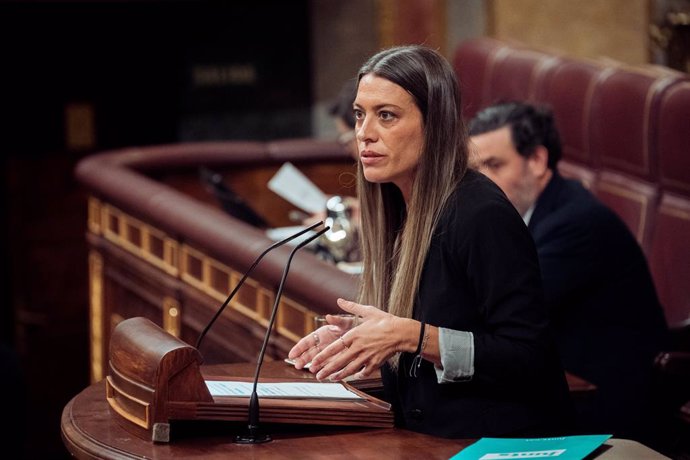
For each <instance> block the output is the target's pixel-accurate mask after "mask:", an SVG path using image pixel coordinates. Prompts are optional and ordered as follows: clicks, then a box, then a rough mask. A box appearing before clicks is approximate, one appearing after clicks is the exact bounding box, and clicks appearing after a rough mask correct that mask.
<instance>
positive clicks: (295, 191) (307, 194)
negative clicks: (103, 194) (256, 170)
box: [268, 162, 328, 213]
mask: <svg viewBox="0 0 690 460" xmlns="http://www.w3.org/2000/svg"><path fill="white" fill-rule="evenodd" d="M268 188H269V189H271V190H273V191H274V192H275V193H277V194H278V195H280V196H281V197H283V198H285V199H286V200H287V201H289V202H290V203H292V204H293V205H295V206H297V207H298V208H300V209H303V210H304V211H307V212H309V213H315V212H320V211H324V210H325V209H326V201H327V200H328V197H327V196H326V194H324V193H323V192H322V191H321V190H320V189H319V188H318V187H317V186H316V185H315V184H314V183H313V182H312V181H310V180H309V178H307V176H305V175H304V174H302V173H301V172H300V171H299V169H297V168H295V167H294V166H293V165H292V163H290V162H287V163H285V164H283V166H281V167H280V169H279V170H278V172H277V173H276V174H275V175H274V176H273V177H272V178H271V180H270V181H268Z"/></svg>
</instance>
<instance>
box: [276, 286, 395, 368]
mask: <svg viewBox="0 0 690 460" xmlns="http://www.w3.org/2000/svg"><path fill="white" fill-rule="evenodd" d="M338 306H339V307H340V308H341V309H343V310H344V311H346V312H348V313H352V314H353V315H356V316H359V317H360V318H361V319H360V320H359V324H358V325H357V326H356V327H354V328H352V329H350V330H347V331H343V330H342V329H341V328H339V327H337V326H334V325H331V326H324V328H327V329H328V331H329V332H330V333H331V334H333V335H334V336H335V337H337V338H336V339H334V340H333V341H332V342H330V343H329V344H328V345H327V346H325V347H323V346H320V347H318V348H317V347H315V344H314V343H313V342H314V338H313V337H312V336H311V335H308V336H306V337H304V338H302V339H301V340H300V341H299V342H298V343H297V345H295V346H294V347H293V348H292V350H290V353H289V355H288V357H289V358H291V359H295V361H296V363H297V364H296V366H297V367H298V368H299V367H303V366H304V364H306V362H307V360H308V359H310V358H311V367H310V368H309V371H310V372H312V373H314V374H316V378H317V379H318V380H343V379H345V378H347V377H349V376H351V375H354V376H355V378H364V377H367V376H369V375H371V374H372V373H373V372H374V371H375V370H377V369H378V368H380V367H381V366H382V365H383V363H384V362H385V361H386V360H387V359H388V358H390V357H391V356H393V354H395V352H397V351H401V350H399V347H400V344H401V343H402V340H401V339H402V337H401V336H400V332H401V330H400V329H401V328H400V327H399V326H400V322H401V321H404V320H402V319H401V318H398V317H397V316H393V315H391V314H389V313H386V312H384V311H381V310H379V309H378V308H376V307H373V306H371V305H361V304H358V303H355V302H351V301H349V300H344V299H338ZM321 329H323V328H321ZM320 335H323V334H320ZM319 345H321V344H319ZM314 350H317V352H316V353H315V352H314ZM314 353H315V354H314ZM302 361H304V363H303V362H302Z"/></svg>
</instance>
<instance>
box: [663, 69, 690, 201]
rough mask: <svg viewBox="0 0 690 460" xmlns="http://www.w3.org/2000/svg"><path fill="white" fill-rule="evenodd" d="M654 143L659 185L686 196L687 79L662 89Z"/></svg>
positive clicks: (689, 144) (689, 157)
mask: <svg viewBox="0 0 690 460" xmlns="http://www.w3.org/2000/svg"><path fill="white" fill-rule="evenodd" d="M656 143H657V150H658V152H659V153H658V155H659V182H660V183H661V186H662V187H664V189H666V190H671V191H674V192H677V193H680V194H683V195H686V196H690V81H682V82H678V83H676V84H674V85H673V86H671V87H670V88H669V89H668V90H667V91H665V92H664V94H663V96H662V98H661V103H660V106H659V124H658V130H657V137H656Z"/></svg>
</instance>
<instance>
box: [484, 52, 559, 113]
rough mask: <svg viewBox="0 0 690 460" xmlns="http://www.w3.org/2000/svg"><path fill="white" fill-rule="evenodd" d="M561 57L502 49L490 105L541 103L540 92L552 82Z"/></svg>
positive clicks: (492, 80)
mask: <svg viewBox="0 0 690 460" xmlns="http://www.w3.org/2000/svg"><path fill="white" fill-rule="evenodd" d="M559 62H560V58H559V57H558V56H556V55H553V54H546V53H543V52H540V51H536V50H532V49H520V48H517V49H516V48H508V47H504V48H502V49H499V50H498V51H496V53H495V54H494V64H493V67H492V68H491V73H490V74H489V80H488V84H489V87H488V91H487V92H486V93H485V94H486V96H487V97H488V100H487V101H486V102H487V103H488V104H492V103H496V102H500V101H505V100H523V101H525V100H526V101H531V102H539V101H537V93H538V89H539V88H541V87H542V86H543V85H544V84H545V82H547V81H548V80H549V77H550V75H551V73H552V72H553V71H554V69H555V68H556V67H557V66H558V64H559Z"/></svg>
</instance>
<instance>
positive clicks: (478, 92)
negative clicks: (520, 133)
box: [453, 37, 508, 120]
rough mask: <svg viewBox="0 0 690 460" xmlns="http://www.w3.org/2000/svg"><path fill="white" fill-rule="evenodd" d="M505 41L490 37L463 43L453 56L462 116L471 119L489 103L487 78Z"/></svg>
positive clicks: (504, 46) (505, 45) (504, 45)
mask: <svg viewBox="0 0 690 460" xmlns="http://www.w3.org/2000/svg"><path fill="white" fill-rule="evenodd" d="M507 46H508V45H507V44H506V43H504V42H501V41H498V40H494V39H491V38H485V37H480V38H475V39H471V40H465V41H464V42H462V43H461V44H460V46H458V48H457V50H456V51H455V55H454V57H453V68H454V69H455V73H456V74H457V76H458V80H459V81H460V92H461V94H462V115H463V118H464V119H465V120H470V119H471V118H472V117H474V115H475V114H476V113H477V112H478V111H479V110H480V109H481V108H483V107H484V106H485V105H487V102H488V99H489V97H488V94H487V93H486V92H487V91H488V89H489V76H490V75H491V73H492V71H493V65H494V56H495V54H496V53H497V52H498V51H499V50H501V49H503V48H506V47H507Z"/></svg>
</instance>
